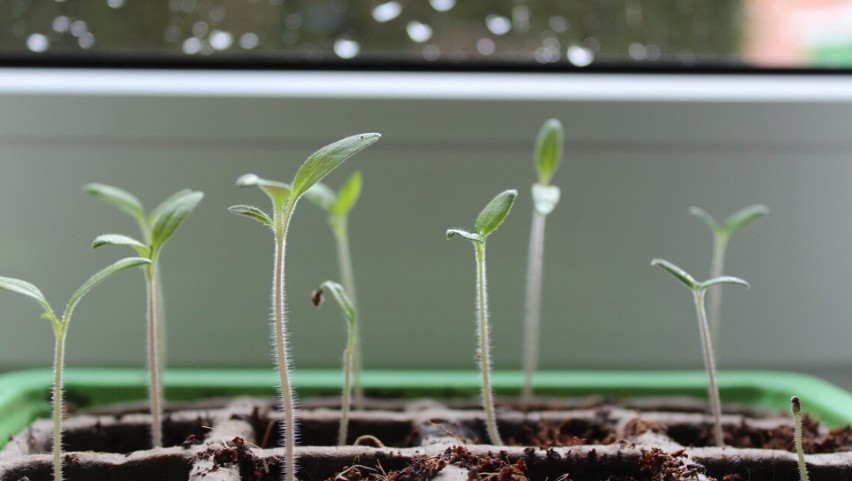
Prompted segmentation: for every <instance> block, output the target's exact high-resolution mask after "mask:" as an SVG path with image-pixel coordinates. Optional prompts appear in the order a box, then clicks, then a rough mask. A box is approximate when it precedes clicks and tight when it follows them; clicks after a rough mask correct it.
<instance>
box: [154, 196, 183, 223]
mask: <svg viewBox="0 0 852 481" xmlns="http://www.w3.org/2000/svg"><path fill="white" fill-rule="evenodd" d="M191 192H192V191H191V190H189V189H181V190H179V191H177V192H175V193H174V194H172V195H170V196H168V197H166V199H165V200H164V201H162V202H160V204H159V205H158V206H157V207H155V208H154V210H152V211H151V212H150V213H149V214H148V221H149V222H150V223H151V224H153V223H154V219H156V218H157V217H158V216H159V215H160V214H161V213H162V212H163V210H165V209H168V208H170V206H171V205H172V204H174V203H175V201H177V200H178V199H180V198H182V197H183V196H185V195H187V194H189V193H191Z"/></svg>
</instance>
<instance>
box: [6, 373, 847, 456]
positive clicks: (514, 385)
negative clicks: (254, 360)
mask: <svg viewBox="0 0 852 481" xmlns="http://www.w3.org/2000/svg"><path fill="white" fill-rule="evenodd" d="M342 377H343V376H342V374H341V372H340V371H339V370H301V371H296V372H294V373H293V377H292V379H293V385H294V386H295V389H296V391H297V394H298V395H299V396H300V397H303V398H304V397H308V396H315V395H337V394H339V393H340V386H341V384H342ZM52 379H53V374H52V372H51V371H50V370H46V369H39V370H26V371H16V372H12V373H8V374H3V375H0V447H2V446H3V445H5V443H6V442H7V440H8V438H9V436H11V435H13V434H15V433H17V432H19V431H20V430H22V429H23V428H24V427H26V425H27V424H29V423H30V422H32V420H34V419H36V418H37V417H45V416H48V415H49V412H50V396H51V394H50V390H51V382H52ZM147 380H148V377H147V374H146V373H145V371H144V370H140V369H79V368H76V369H75V368H71V369H67V370H66V373H65V398H66V399H67V400H69V401H71V402H72V403H73V404H74V405H76V406H84V407H96V406H103V405H106V404H110V403H115V402H126V401H133V400H143V399H145V397H146V395H147ZM362 382H363V384H364V388H365V389H366V390H367V392H368V394H372V395H380V396H382V397H400V398H413V397H433V398H437V399H447V398H459V397H466V398H471V397H476V396H477V395H478V394H479V373H477V372H472V371H367V372H364V374H363V375H362ZM535 382H536V394H537V395H540V396H542V397H554V396H560V397H584V396H593V395H594V396H603V397H606V398H641V397H660V396H688V397H694V398H699V399H705V398H706V397H707V375H706V373H705V372H703V371H568V372H552V371H545V372H540V373H538V374H536V378H535ZM277 383H278V377H277V375H276V373H275V372H274V371H272V370H204V369H200V370H198V369H193V370H181V369H175V370H170V371H169V372H167V373H166V374H165V386H166V398H167V399H168V400H173V401H178V400H191V399H201V398H209V397H223V396H230V395H240V394H241V395H252V396H275V395H276V386H277ZM493 384H494V390H495V392H496V393H497V394H498V395H502V396H512V395H515V394H517V393H518V391H519V386H520V385H521V374H520V373H518V372H507V371H497V372H494V373H493ZM719 390H720V393H721V397H722V402H723V403H736V404H741V405H747V406H752V407H757V408H765V409H782V410H784V409H789V403H790V397H791V396H792V395H798V396H799V397H800V398H801V399H802V406H803V409H804V410H805V412H807V413H808V414H810V415H812V416H815V417H816V418H818V419H819V420H820V421H822V422H824V423H826V424H828V425H831V426H837V425H846V424H852V394H850V393H848V392H847V391H845V390H843V389H840V388H839V387H837V386H834V385H832V384H830V383H828V382H826V381H823V380H821V379H817V378H815V377H813V376H808V375H803V374H794V373H785V372H775V371H726V372H721V373H719Z"/></svg>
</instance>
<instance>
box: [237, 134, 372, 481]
mask: <svg viewBox="0 0 852 481" xmlns="http://www.w3.org/2000/svg"><path fill="white" fill-rule="evenodd" d="M379 137H380V135H379V134H360V135H353V136H351V137H347V138H345V139H342V140H338V141H337V142H334V143H333V144H330V145H327V146H325V147H323V148H321V149H319V150H318V151H316V152H314V153H313V154H311V156H310V157H308V159H307V160H305V162H304V163H303V164H302V165H301V166H300V167H299V170H297V171H296V176H295V177H294V178H293V182H292V183H291V184H289V185H288V184H285V183H282V182H276V181H272V180H266V179H261V178H260V177H258V176H256V175H254V174H246V175H243V176H241V177H240V178H239V179H237V186H238V187H248V186H254V187H258V188H259V189H260V190H262V191H263V193H264V194H266V195H267V196H268V197H269V200H270V201H272V216H270V215H269V214H267V213H266V212H264V211H262V210H261V209H259V208H257V207H254V206H250V205H234V206H231V207H229V208H228V210H229V211H231V212H233V213H235V214H239V215H243V216H246V217H248V218H250V219H254V220H256V221H258V222H260V223H261V224H263V225H265V226H267V227H269V228H271V229H272V233H273V236H274V242H275V261H274V270H273V281H272V319H271V321H272V329H273V332H274V335H273V337H274V345H275V361H276V365H277V368H278V376H279V382H280V385H279V389H280V390H281V409H282V411H283V412H284V433H283V435H284V443H283V444H284V475H285V480H286V481H296V454H295V445H296V413H295V410H296V408H295V400H294V399H293V391H292V387H291V386H290V374H289V365H288V363H289V361H288V359H289V357H288V355H287V336H286V312H287V308H286V305H285V304H286V303H285V292H284V266H285V262H284V260H285V252H286V247H287V230H288V228H289V226H290V218H291V217H292V215H293V210H294V209H295V207H296V203H297V202H298V201H299V199H300V198H301V197H302V195H304V194H305V192H307V190H308V189H310V188H311V187H312V186H313V185H314V184H316V183H317V182H319V181H321V180H322V179H323V178H324V177H325V176H326V175H328V174H329V173H331V171H333V170H334V169H335V168H337V167H338V166H339V165H340V164H341V163H343V161H344V160H346V159H348V158H349V157H351V156H353V155H355V154H357V153H358V152H360V151H362V150H364V149H365V148H367V147H369V146H370V145H372V144H373V143H375V142H376V141H377V140H379Z"/></svg>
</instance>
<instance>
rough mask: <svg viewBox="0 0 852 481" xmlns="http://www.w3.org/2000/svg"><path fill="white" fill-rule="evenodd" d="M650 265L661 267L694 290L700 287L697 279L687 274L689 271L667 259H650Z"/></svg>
mask: <svg viewBox="0 0 852 481" xmlns="http://www.w3.org/2000/svg"><path fill="white" fill-rule="evenodd" d="M651 265H652V266H660V267H662V268H663V269H665V270H667V271H669V273H670V274H671V275H673V276H675V277H676V278H677V279H678V280H680V281H681V282H683V283H684V284H686V286H687V287H689V288H690V289H692V290H695V289H698V288H699V287H701V285H700V284H699V283H698V281H696V280H695V278H693V277H692V276H691V275H689V273H687V272H686V271H685V270H683V269H681V268H680V267H678V266H676V265H674V264H672V263H671V262H669V261H667V260H663V259H654V260H652V261H651Z"/></svg>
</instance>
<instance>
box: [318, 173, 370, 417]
mask: <svg viewBox="0 0 852 481" xmlns="http://www.w3.org/2000/svg"><path fill="white" fill-rule="evenodd" d="M361 184H362V182H361V172H355V173H354V174H352V175H351V176H350V177H349V179H348V180H347V181H346V182H345V183H344V184H343V186H342V187H340V190H339V191H338V192H334V191H333V190H331V189H330V188H329V187H328V186H326V185H325V184H323V183H322V182H317V183H316V184H314V186H313V187H311V188H310V189H308V191H307V192H305V197H306V198H307V199H308V200H309V201H311V202H312V203H314V204H316V205H317V206H319V207H320V208H321V209H322V210H324V211H325V212H326V213H328V223H329V225H330V226H331V232H332V233H333V234H334V240H335V244H336V246H337V262H338V267H339V270H340V278H341V280H342V282H343V288H344V290H345V291H346V292H347V293H348V294H349V300H350V301H351V304H352V307H353V309H354V310H355V312H356V313H357V312H358V296H357V295H356V291H355V276H354V274H353V269H352V255H351V250H350V249H349V212H350V211H351V210H352V208H353V207H355V203H356V202H358V197H359V196H360V195H361ZM360 329H361V327H360V326H356V327H355V331H353V333H352V335H353V336H355V341H354V342H355V344H354V347H353V353H352V359H353V361H352V375H353V377H354V378H355V409H359V410H360V409H363V408H364V389H363V388H362V387H361V368H362V366H363V358H362V354H361V352H362V350H361V332H360Z"/></svg>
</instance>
